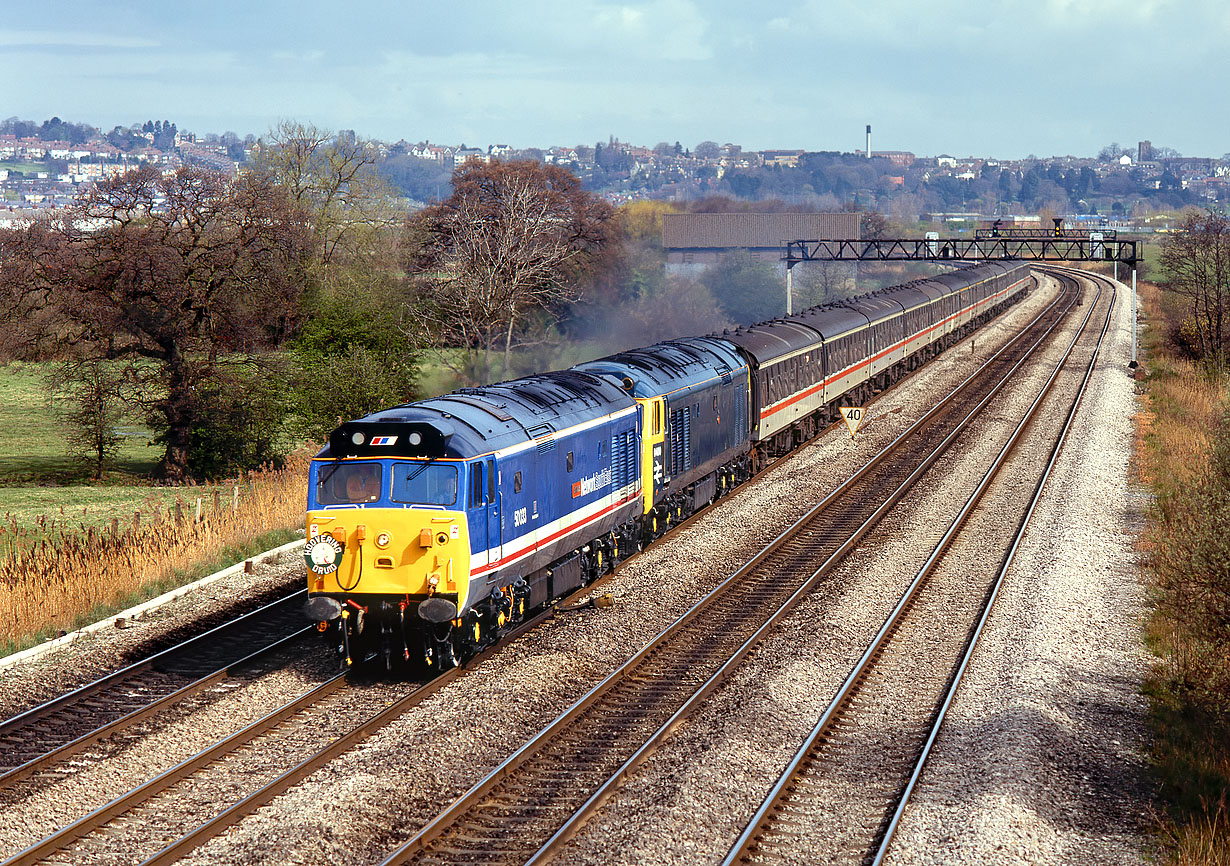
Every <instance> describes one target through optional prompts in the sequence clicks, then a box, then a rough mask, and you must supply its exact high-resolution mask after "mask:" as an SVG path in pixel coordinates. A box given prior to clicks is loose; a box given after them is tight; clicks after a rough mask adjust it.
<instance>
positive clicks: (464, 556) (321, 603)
mask: <svg viewBox="0 0 1230 866" xmlns="http://www.w3.org/2000/svg"><path fill="white" fill-rule="evenodd" d="M463 471H464V464H462V463H460V462H458V461H452V460H435V459H398V458H392V459H380V460H371V459H367V460H364V459H318V460H316V461H313V467H312V472H311V476H310V489H309V496H308V499H309V501H308V511H307V540H306V545H305V547H304V559H305V561H306V564H307V590H308V605H307V610H308V615H309V617H311V618H312V619H313V620H315V621H317V623H318V628H319V629H320V630H321V631H322V632H325V633H329V632H330V631H331V629H332V628H334V627H335V628H336V632H334V633H335V634H336V636H337V638H338V644H337V646H338V651H339V653H342V654H344V656H345V659H346V661H347V663H350V662H351V661H352V660H356V659H361V658H366V657H368V656H370V655H373V654H375V653H377V652H381V651H383V652H384V653H385V654H386V655H390V654H396V655H398V656H401V657H403V658H404V659H406V660H409V659H410V658H411V657H412V656H415V657H417V656H420V655H422V656H425V657H427V658H430V657H431V656H432V653H433V648H434V646H435V644H436V643H437V642H438V640H439V639H440V638H441V637H444V638H447V634H448V632H449V631H450V630H451V628H452V625H453V623H454V622H458V621H460V618H461V616H462V613H463V612H464V611H465V610H466V607H467V600H468V599H467V595H468V592H469V577H470V533H469V530H468V526H467V518H466V514H465V511H464V503H462V502H461V501H459V496H460V493H459V491H460V490H461V489H462V478H461V476H462V473H463Z"/></svg>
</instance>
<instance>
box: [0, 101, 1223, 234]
mask: <svg viewBox="0 0 1230 866" xmlns="http://www.w3.org/2000/svg"><path fill="white" fill-rule="evenodd" d="M869 129H870V128H869ZM65 132H67V133H68V134H69V135H70V136H71V138H72V139H73V140H64V139H59V138H54V137H48V136H49V135H55V134H57V133H58V134H65ZM337 135H338V136H340V137H350V138H352V139H354V138H357V136H356V133H355V132H354V131H350V130H342V131H340V132H338V133H337ZM870 142H871V139H870V132H868V136H867V146H866V147H864V148H861V149H854V150H851V151H849V152H841V153H838V152H832V151H809V150H805V149H782V150H760V151H752V150H744V149H743V148H742V147H741V146H740V145H738V144H732V143H726V144H718V143H716V142H713V141H705V142H700V143H699V144H696V145H694V146H692V147H685V146H684V145H682V144H681V143H679V142H675V143H673V144H671V143H667V142H661V143H659V144H657V145H655V146H653V147H649V146H644V145H636V144H630V143H627V142H622V141H620V140H618V139H616V138H614V137H611V138H610V139H608V141H606V142H598V143H596V144H594V145H592V146H590V145H576V146H550V147H544V148H541V149H540V148H536V147H531V148H520V149H518V148H513V147H511V146H509V145H507V144H491V145H486V146H483V147H476V146H469V145H466V144H464V143H463V144H441V143H433V142H430V141H417V142H410V141H408V140H405V139H402V140H399V141H397V142H392V143H389V142H384V141H370V142H368V143H369V144H371V145H372V146H373V147H374V148H375V149H376V150H377V151H378V153H379V157H380V169H381V172H382V173H383V174H384V175H385V177H386V178H387V179H388V180H389V181H390V182H391V184H392V185H393V186H394V188H395V189H396V190H398V191H399V192H400V193H401V194H402V195H403V196H404V197H405V199H406V200H407V204H408V205H409V206H410V207H411V208H412V209H416V208H418V207H422V206H424V205H426V204H428V203H430V202H431V201H435V200H439V199H440V198H442V197H443V196H444V195H446V194H447V188H448V183H449V180H450V178H451V175H452V172H453V170H454V169H455V168H457V167H458V166H460V165H463V164H465V163H466V162H468V161H471V160H477V161H480V162H490V161H491V160H497V159H498V160H510V159H531V160H536V161H539V162H542V163H546V164H552V165H558V166H561V167H564V168H567V169H568V170H569V171H571V172H572V173H574V174H576V175H577V176H578V177H579V178H580V179H581V180H582V182H583V183H584V184H585V186H586V187H587V188H589V189H590V190H592V191H594V192H597V193H598V194H600V195H602V196H603V197H605V198H606V199H607V200H609V201H611V202H612V203H614V204H622V203H625V202H628V201H633V200H636V199H641V198H653V199H661V200H668V201H689V200H696V199H701V198H706V197H713V196H719V197H727V198H732V199H738V200H744V201H753V202H754V201H779V202H782V203H784V204H785V205H788V206H795V207H798V206H802V207H805V208H808V209H812V210H835V209H839V208H841V207H843V206H845V205H848V204H854V205H856V206H857V207H859V208H863V209H867V210H877V211H879V212H881V213H883V214H885V215H886V216H888V217H889V218H890V219H891V220H892V221H893V222H894V223H896V224H897V225H901V226H903V227H904V226H915V224H917V227H923V226H924V225H925V226H926V227H929V228H951V229H955V230H959V229H961V228H963V227H967V226H968V225H970V224H976V223H977V222H979V221H981V220H985V219H987V218H1006V217H1007V218H1014V219H1016V220H1017V221H1018V222H1019V223H1024V224H1028V223H1031V222H1034V221H1036V220H1037V219H1040V218H1041V216H1040V215H1045V216H1047V217H1050V216H1055V215H1061V216H1065V217H1067V218H1069V219H1070V220H1073V221H1094V222H1096V223H1098V224H1101V225H1106V226H1110V227H1116V228H1123V229H1126V230H1134V231H1142V232H1150V231H1167V230H1168V229H1169V228H1170V227H1171V226H1172V224H1173V220H1172V217H1173V215H1174V213H1175V212H1176V211H1178V210H1179V209H1181V208H1182V207H1185V206H1189V205H1201V206H1203V205H1209V204H1214V203H1218V202H1224V201H1225V200H1226V199H1227V198H1228V197H1230V193H1227V186H1226V185H1227V177H1228V176H1230V159H1227V157H1230V154H1227V155H1226V156H1223V157H1221V158H1212V157H1184V156H1180V155H1178V154H1177V153H1176V152H1174V151H1173V150H1171V149H1169V148H1164V147H1159V148H1154V147H1153V145H1152V144H1151V143H1150V142H1148V141H1141V142H1139V143H1138V144H1137V145H1136V146H1135V147H1132V148H1129V147H1121V146H1119V145H1117V144H1112V145H1110V146H1108V147H1106V148H1103V149H1102V151H1101V152H1100V153H1099V154H1097V155H1094V156H1051V157H1045V158H1037V157H1032V156H1031V157H1029V158H1026V159H1020V160H1001V159H996V158H994V157H990V156H977V157H976V156H967V157H956V156H951V155H948V154H939V155H936V156H920V155H916V154H914V153H910V152H907V151H896V150H893V151H889V150H874V149H870ZM261 148H262V139H261V138H258V137H256V136H254V135H251V134H249V135H247V136H246V137H244V138H242V139H240V137H239V136H238V135H236V134H235V133H233V132H226V133H223V134H221V135H219V134H215V133H208V134H204V135H196V134H193V133H191V132H186V131H182V130H179V129H178V128H177V127H176V126H175V124H173V123H171V122H170V121H147V122H146V123H145V124H144V125H142V126H134V127H131V128H123V127H116V128H115V129H114V130H112V132H110V133H107V134H104V133H103V132H102V131H101V130H99V129H94V128H90V127H87V126H85V125H76V124H72V123H66V122H64V121H61V120H60V119H59V118H52V119H51V120H49V121H45V122H43V123H42V125H41V126H39V125H38V124H36V123H33V122H29V121H19V120H17V119H16V118H10V119H9V120H7V121H4V122H3V124H0V194H2V196H3V202H4V204H3V206H2V207H3V210H0V225H6V224H7V225H11V224H14V223H17V222H20V221H22V220H25V219H27V218H28V217H29V216H31V215H32V213H34V212H36V211H37V210H38V209H41V208H55V207H63V206H66V205H68V204H69V203H71V202H72V201H73V199H74V198H75V197H76V196H77V195H79V194H80V193H81V191H82V190H83V189H85V188H87V187H88V186H89V185H90V184H93V183H96V182H97V181H99V180H100V179H103V178H107V177H111V176H113V175H116V174H122V173H124V172H127V171H129V170H130V169H133V168H136V167H138V166H141V165H144V164H150V165H154V166H157V167H159V168H160V169H162V170H164V171H173V170H174V169H176V168H178V167H179V166H182V165H201V166H205V167H208V168H211V169H216V170H220V171H225V172H236V171H240V170H242V169H243V168H244V167H245V166H247V165H249V164H250V163H251V162H252V160H253V159H254V158H255V157H256V156H257V155H258V154H259V152H260V150H261ZM869 150H870V157H868V151H869Z"/></svg>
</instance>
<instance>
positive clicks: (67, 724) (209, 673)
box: [0, 591, 310, 792]
mask: <svg viewBox="0 0 1230 866" xmlns="http://www.w3.org/2000/svg"><path fill="white" fill-rule="evenodd" d="M305 598H306V592H304V591H299V592H296V593H294V594H292V595H289V596H286V597H285V598H282V599H279V600H277V601H274V602H272V603H270V604H268V605H265V606H264V607H261V608H259V609H257V610H254V611H252V612H250V613H248V614H246V615H244V616H242V617H240V618H238V619H236V620H234V621H232V622H229V623H226V624H224V625H221V626H218V627H217V628H215V629H212V630H210V631H208V632H206V633H205V634H202V635H199V636H197V637H194V638H192V639H190V640H188V641H185V642H183V643H181V644H178V645H177V646H174V647H171V648H170V649H167V650H164V651H163V652H161V653H158V654H157V655H154V656H151V657H150V658H148V659H145V660H143V661H140V662H137V663H136V664H133V665H129V666H128V667H126V668H123V669H121V670H118V671H115V672H114V673H111V674H109V675H107V676H105V677H103V678H101V679H98V680H96V681H94V682H93V683H90V684H88V685H86V686H83V687H82V688H79V689H76V690H74V691H72V692H68V693H67V694H64V695H61V696H60V697H57V698H55V699H53V700H50V701H47V702H46V703H44V704H41V705H39V706H37V707H34V708H33V709H30V710H27V711H26V712H24V713H22V714H20V715H18V716H14V717H13V718H11V719H8V720H6V721H4V722H3V723H0V792H6V791H9V790H10V789H11V788H12V787H13V786H14V785H16V784H17V783H18V782H21V781H23V780H26V779H29V778H31V777H32V776H35V775H38V774H50V775H52V776H55V775H57V774H59V773H63V772H71V771H70V770H66V769H65V762H66V761H67V760H68V759H69V758H71V757H73V756H74V755H77V754H79V753H80V752H82V751H84V750H86V749H88V748H90V747H92V746H93V745H94V744H96V743H99V742H101V741H102V740H105V739H107V738H109V737H112V736H114V735H115V734H117V733H119V732H121V731H123V730H124V729H126V728H129V727H131V726H133V725H136V724H138V723H140V722H143V721H145V720H147V719H150V718H151V717H153V716H155V715H156V714H158V713H161V712H164V711H166V710H167V709H169V708H170V707H172V706H174V705H175V704H177V703H180V702H182V701H184V700H187V699H188V698H190V697H192V696H194V695H198V694H200V693H202V692H204V691H205V690H207V689H209V688H211V687H215V686H217V685H218V684H219V683H221V682H223V681H224V680H226V679H227V678H229V677H231V676H232V675H233V674H234V673H235V672H237V671H238V670H239V669H241V668H242V669H245V670H247V669H251V667H252V666H253V665H254V664H256V663H258V662H259V660H260V659H262V658H264V657H267V656H268V655H270V654H271V653H273V652H275V651H277V650H278V649H280V648H282V647H284V646H286V645H287V644H288V643H290V642H291V641H294V640H296V639H298V638H300V637H302V636H304V635H306V634H307V633H308V632H309V631H310V628H306V627H305V626H304V622H303V611H302V608H303V602H304V599H305ZM253 647H259V649H257V650H255V651H254V650H253Z"/></svg>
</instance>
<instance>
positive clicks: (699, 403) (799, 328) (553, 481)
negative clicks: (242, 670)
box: [304, 263, 1032, 669]
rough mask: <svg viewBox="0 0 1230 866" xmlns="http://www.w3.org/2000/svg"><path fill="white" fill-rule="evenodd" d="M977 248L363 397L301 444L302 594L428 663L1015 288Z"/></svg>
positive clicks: (573, 578) (898, 371) (637, 543)
mask: <svg viewBox="0 0 1230 866" xmlns="http://www.w3.org/2000/svg"><path fill="white" fill-rule="evenodd" d="M1031 281H1032V280H1031V277H1030V272H1029V269H1028V267H1027V266H1025V265H1021V264H1002V263H988V264H982V265H976V266H973V267H968V268H964V269H962V270H959V271H955V272H953V273H950V274H944V275H941V276H938V277H933V278H929V279H924V280H916V281H914V282H912V283H909V284H906V285H903V286H897V287H894V288H891V289H885V290H882V291H879V292H874V293H871V294H868V295H862V296H860V297H857V298H854V299H851V300H848V301H843V302H841V303H836V304H829V305H825V306H822V307H815V308H812V309H809V310H805V311H803V312H802V313H799V314H797V315H795V316H790V317H787V318H783V319H776V320H773V321H771V322H764V323H761V324H758V325H754V326H751V327H748V328H740V329H738V330H736V331H733V332H727V333H724V334H722V335H713V336H708V337H697V338H690V339H681V340H672V341H669V342H665V343H660V344H658V345H655V346H649V347H647V348H643V349H634V350H629V351H626V352H620V353H618V354H616V355H612V356H610V357H607V358H601V359H598V360H596V361H590V362H587V363H584V364H579V365H577V366H575V367H573V368H571V369H569V370H564V371H561V372H554V373H546V374H542V375H538V376H530V377H526V378H523V379H517V380H513V381H510V382H504V383H501V384H498V385H490V386H486V387H482V388H464V389H461V390H459V391H455V392H453V393H450V394H445V395H443V396H440V397H434V398H432V399H429V400H423V401H419V402H415V403H408V404H405V405H402V406H396V407H393V408H390V409H385V410H382V411H379V412H375V413H373V414H371V415H368V416H366V417H364V418H359V419H357V420H354V421H349V422H347V423H345V424H342V425H341V426H340V427H338V428H337V429H336V430H335V431H333V433H332V434H331V435H330V437H329V443H328V445H326V446H325V447H324V448H323V449H322V450H321V451H320V453H319V454H317V455H316V457H315V458H314V459H313V461H312V465H311V470H310V478H309V488H308V510H307V543H306V546H305V550H304V556H305V559H306V562H307V569H308V571H307V584H308V594H309V600H308V603H307V615H308V616H309V617H310V618H311V619H312V620H313V621H315V622H317V624H318V628H319V629H320V630H321V631H322V632H323V633H325V634H326V635H329V636H330V640H331V642H332V643H333V644H334V645H335V646H336V647H337V650H338V652H339V654H340V655H341V656H342V657H343V659H344V660H345V663H346V664H351V663H352V662H353V661H355V660H359V659H367V658H371V657H373V656H379V655H382V656H383V658H384V660H385V663H386V664H387V665H389V666H392V665H393V664H394V663H398V662H422V663H424V664H426V665H427V666H428V668H429V669H444V668H447V667H451V666H453V665H455V664H457V663H458V662H459V661H462V660H464V659H465V658H467V657H468V656H470V655H471V654H473V653H474V652H476V651H477V650H478V649H479V648H481V647H482V646H484V645H485V644H487V643H489V642H491V641H493V640H495V639H496V638H497V637H498V635H499V633H500V631H501V630H502V629H504V628H505V627H506V626H508V625H509V624H511V623H515V622H517V621H519V620H520V619H522V618H523V617H524V616H525V613H526V612H527V611H528V610H531V609H534V608H537V607H540V606H542V605H545V604H547V603H549V602H550V601H551V600H552V599H555V598H558V597H559V596H561V595H563V594H564V593H566V592H569V591H571V590H573V589H575V588H577V587H579V586H582V585H584V584H586V583H588V582H590V581H592V580H594V579H596V578H597V577H598V576H599V575H600V574H602V573H603V572H604V571H607V570H609V569H611V568H613V567H614V565H615V563H616V562H617V561H618V560H620V559H621V558H623V557H625V556H627V555H628V554H629V553H631V552H633V551H635V550H639V549H640V548H641V547H642V546H643V545H644V544H646V543H648V542H650V541H652V540H653V539H654V538H655V537H657V536H659V535H661V534H662V533H663V532H665V531H667V529H669V528H670V526H672V525H673V524H675V523H677V522H679V521H680V520H682V519H684V518H685V517H686V516H688V515H689V514H691V513H693V512H695V511H696V510H697V509H699V508H702V507H704V506H705V505H706V504H708V503H710V502H712V501H713V500H714V499H716V498H718V497H720V496H722V495H724V494H725V493H727V492H729V491H730V490H731V489H733V488H734V487H736V486H737V485H738V484H740V483H741V482H742V481H744V480H746V479H747V478H749V477H750V476H751V475H753V474H755V473H756V472H757V471H759V470H760V469H761V468H762V467H763V466H764V465H766V464H767V463H768V462H769V461H770V460H772V459H774V458H776V457H777V456H780V455H781V454H784V453H786V452H788V451H790V450H791V449H793V448H795V447H797V446H798V445H799V444H800V443H802V442H805V441H807V440H809V439H810V438H812V437H813V436H814V435H815V434H816V433H818V432H819V431H820V430H821V429H822V428H823V427H824V426H826V425H827V424H829V423H831V422H832V421H834V420H836V418H837V417H838V413H837V407H838V405H844V404H846V403H855V404H861V403H862V402H864V401H865V400H867V399H869V398H870V397H871V396H872V395H873V394H874V393H876V392H878V391H880V390H882V389H883V388H886V387H888V386H889V385H890V384H891V383H892V382H894V381H896V380H897V379H899V378H900V377H901V376H903V375H905V374H906V373H908V372H909V371H910V370H913V369H915V368H916V367H917V366H918V365H920V364H922V363H923V362H925V361H926V360H927V359H929V358H930V357H932V356H934V355H935V354H936V353H938V352H940V351H942V350H943V349H944V348H945V347H947V346H949V345H951V344H952V343H953V342H955V341H957V340H959V339H961V338H963V337H964V336H965V335H966V334H968V333H970V332H971V331H972V330H973V329H975V328H977V327H978V326H980V325H981V324H982V323H983V322H985V321H987V320H988V319H989V318H990V317H991V316H992V315H993V314H994V313H995V312H996V311H997V310H999V309H1000V308H1002V307H1003V306H1004V305H1006V304H1008V303H1010V302H1012V301H1014V300H1015V299H1017V298H1019V296H1020V294H1021V292H1022V291H1023V290H1024V289H1025V288H1026V287H1027V286H1028V285H1029V284H1030V283H1031Z"/></svg>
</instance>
